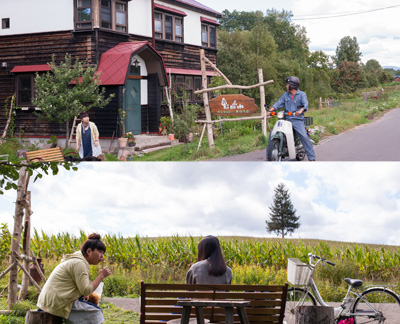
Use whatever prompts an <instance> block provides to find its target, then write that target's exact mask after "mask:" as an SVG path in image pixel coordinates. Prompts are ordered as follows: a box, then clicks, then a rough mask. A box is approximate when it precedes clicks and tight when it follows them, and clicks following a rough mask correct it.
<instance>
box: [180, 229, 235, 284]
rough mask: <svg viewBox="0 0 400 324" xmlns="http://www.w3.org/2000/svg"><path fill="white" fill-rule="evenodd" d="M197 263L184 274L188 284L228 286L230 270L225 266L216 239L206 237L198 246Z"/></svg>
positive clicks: (230, 277)
mask: <svg viewBox="0 0 400 324" xmlns="http://www.w3.org/2000/svg"><path fill="white" fill-rule="evenodd" d="M197 258H198V262H196V263H195V264H193V265H192V266H191V267H190V269H189V271H188V272H187V274H186V283H188V284H230V283H231V282H232V270H231V269H230V268H229V267H228V266H227V265H226V263H225V259H224V256H223V255H222V250H221V245H220V244H219V240H218V238H217V237H215V236H212V235H208V236H206V237H205V238H203V239H202V240H201V241H200V243H199V245H198V256H197Z"/></svg>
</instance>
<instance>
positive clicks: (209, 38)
mask: <svg viewBox="0 0 400 324" xmlns="http://www.w3.org/2000/svg"><path fill="white" fill-rule="evenodd" d="M203 27H206V28H207V31H206V35H207V42H204V41H203V34H204V31H203ZM211 30H214V32H213V36H214V40H215V44H211V36H212V35H211ZM201 46H202V47H208V48H215V49H216V48H217V26H216V25H213V24H209V23H205V22H202V23H201Z"/></svg>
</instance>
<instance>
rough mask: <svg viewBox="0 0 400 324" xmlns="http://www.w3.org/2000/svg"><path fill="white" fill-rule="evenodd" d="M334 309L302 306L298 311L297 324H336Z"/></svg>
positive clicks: (296, 315)
mask: <svg viewBox="0 0 400 324" xmlns="http://www.w3.org/2000/svg"><path fill="white" fill-rule="evenodd" d="M334 323H335V319H334V312H333V307H324V306H300V307H298V308H297V309H296V314H295V324H334Z"/></svg>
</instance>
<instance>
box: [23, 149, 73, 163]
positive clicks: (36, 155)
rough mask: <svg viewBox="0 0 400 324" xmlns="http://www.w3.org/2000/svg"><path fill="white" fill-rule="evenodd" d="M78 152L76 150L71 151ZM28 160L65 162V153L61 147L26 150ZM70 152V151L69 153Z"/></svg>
mask: <svg viewBox="0 0 400 324" xmlns="http://www.w3.org/2000/svg"><path fill="white" fill-rule="evenodd" d="M71 153H73V154H76V153H75V152H71ZM24 154H25V157H26V159H27V161H28V162H64V161H65V159H64V154H63V151H62V149H61V147H54V148H50V149H46V150H39V151H31V152H25V153H24ZM68 154H69V153H68Z"/></svg>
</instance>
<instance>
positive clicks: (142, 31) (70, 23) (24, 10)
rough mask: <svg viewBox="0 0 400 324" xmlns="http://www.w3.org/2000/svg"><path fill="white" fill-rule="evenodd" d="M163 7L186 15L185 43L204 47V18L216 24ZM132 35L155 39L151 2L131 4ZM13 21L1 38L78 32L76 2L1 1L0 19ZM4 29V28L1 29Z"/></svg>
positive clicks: (140, 0) (143, 0)
mask: <svg viewBox="0 0 400 324" xmlns="http://www.w3.org/2000/svg"><path fill="white" fill-rule="evenodd" d="M155 2H156V3H158V4H161V5H163V6H166V7H169V8H172V9H176V10H180V11H184V12H185V13H186V14H187V16H186V17H184V19H183V22H184V27H183V29H184V42H185V44H191V45H197V46H201V21H200V17H206V18H209V19H213V20H216V19H215V17H213V16H209V15H206V14H201V13H198V12H196V11H192V10H189V9H187V8H183V7H179V6H176V5H172V4H170V3H167V2H163V1H161V0H157V1H155ZM128 5H129V9H128V32H129V33H130V34H134V35H140V36H145V37H149V38H150V37H152V21H151V18H152V14H151V0H134V1H129V2H128ZM2 18H10V28H9V29H0V35H18V34H32V33H40V32H49V31H61V30H73V29H74V5H73V0H17V1H12V2H11V1H6V0H0V19H2ZM0 27H1V26H0Z"/></svg>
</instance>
